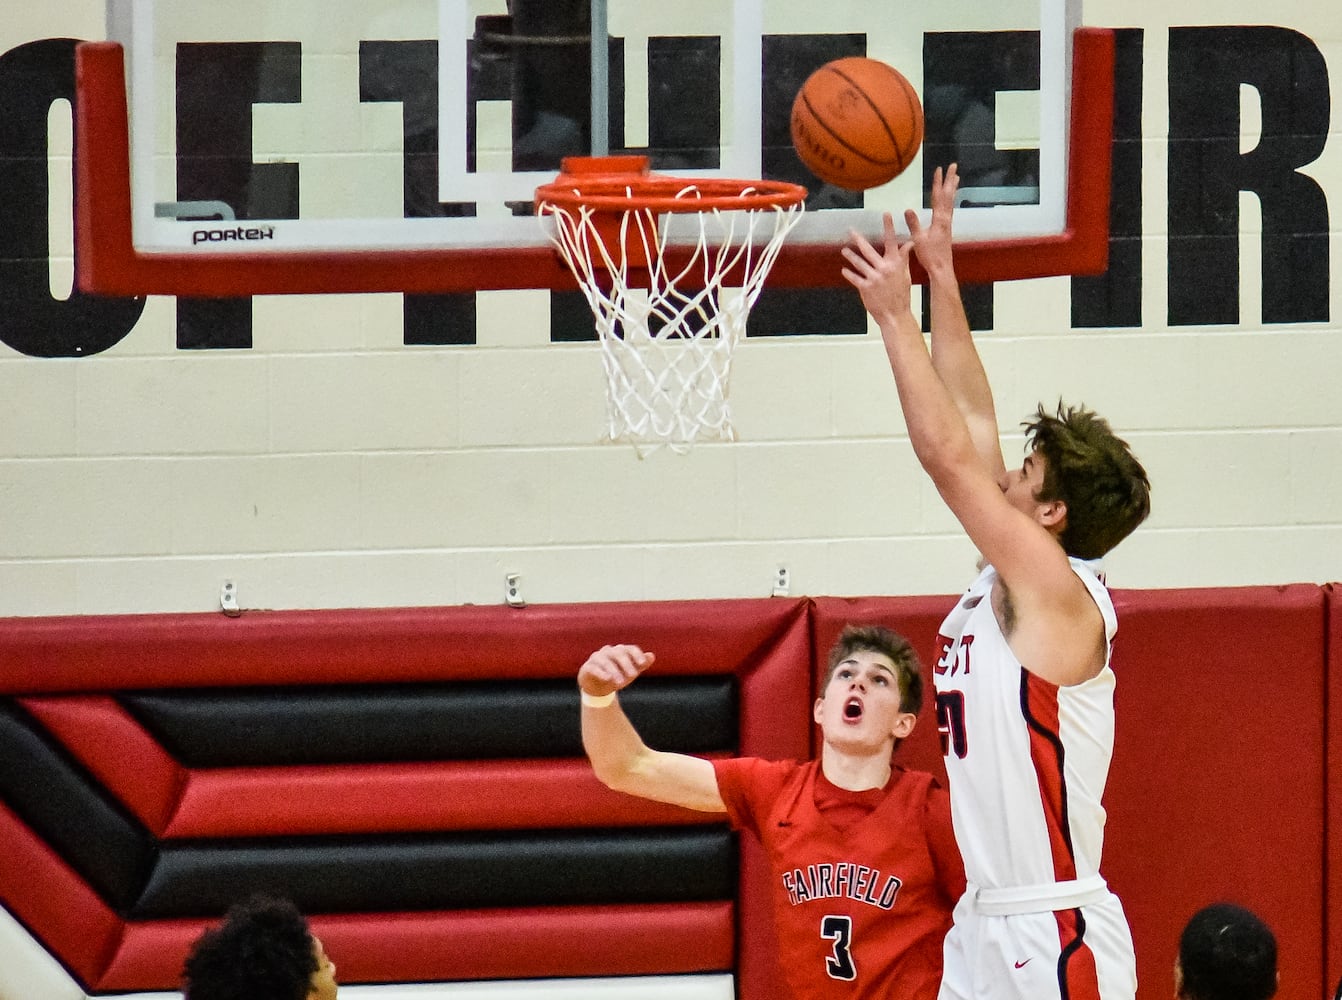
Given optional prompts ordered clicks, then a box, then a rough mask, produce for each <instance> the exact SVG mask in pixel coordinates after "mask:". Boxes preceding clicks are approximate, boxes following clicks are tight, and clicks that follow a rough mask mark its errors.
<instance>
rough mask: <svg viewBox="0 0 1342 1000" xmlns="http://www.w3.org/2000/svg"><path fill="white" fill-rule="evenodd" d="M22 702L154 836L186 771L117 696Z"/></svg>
mask: <svg viewBox="0 0 1342 1000" xmlns="http://www.w3.org/2000/svg"><path fill="white" fill-rule="evenodd" d="M21 704H22V705H23V707H24V708H25V709H27V710H28V711H29V712H31V713H32V714H33V716H34V717H35V718H36V719H37V720H38V721H39V722H41V723H42V725H43V726H45V727H46V729H47V731H48V732H50V733H51V734H52V735H53V736H55V737H56V739H58V740H59V741H60V742H61V743H62V744H63V745H64V746H65V748H66V749H67V750H69V751H70V752H71V753H72V754H74V755H75V756H76V757H77V758H78V759H79V762H80V763H81V764H83V765H84V766H85V767H87V768H88V769H89V770H90V771H91V772H93V774H94V776H95V777H97V779H98V780H99V781H100V782H102V784H103V786H104V787H106V789H107V790H108V791H109V792H111V793H112V794H113V795H114V796H116V798H117V799H119V800H120V801H121V803H122V804H123V805H125V806H126V808H127V809H129V810H130V811H131V812H133V813H134V814H135V816H136V817H137V818H138V819H139V821H140V822H141V823H143V824H144V825H145V827H146V828H147V829H148V830H149V831H150V832H151V833H153V834H154V835H155V836H162V835H163V832H164V829H165V828H166V827H167V825H168V819H169V817H170V816H171V815H172V813H173V810H174V809H175V808H176V806H177V799H178V797H179V796H180V795H181V793H182V787H183V786H184V785H185V784H186V781H187V772H186V770H185V769H183V768H182V767H180V766H178V764H177V762H176V761H175V760H173V759H172V757H171V756H169V754H168V753H167V751H165V750H164V749H163V748H162V747H161V746H159V744H158V742H157V741H156V740H155V739H154V738H153V737H152V736H150V735H149V734H148V733H147V732H145V731H144V728H143V727H142V726H141V725H140V724H139V723H138V722H136V721H135V720H134V719H132V718H131V717H130V716H129V715H127V714H126V712H125V710H124V709H123V708H122V707H121V706H120V705H118V704H117V703H116V701H115V700H114V699H112V698H105V697H97V696H88V697H82V696H76V697H65V698H24V699H21Z"/></svg>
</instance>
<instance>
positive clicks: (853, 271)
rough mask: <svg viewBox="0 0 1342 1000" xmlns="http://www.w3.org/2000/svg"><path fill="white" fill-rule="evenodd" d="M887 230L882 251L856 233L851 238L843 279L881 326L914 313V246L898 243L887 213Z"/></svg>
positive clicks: (846, 253)
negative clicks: (911, 260)
mask: <svg viewBox="0 0 1342 1000" xmlns="http://www.w3.org/2000/svg"><path fill="white" fill-rule="evenodd" d="M884 230H885V231H884V236H885V249H884V250H883V251H878V250H877V249H876V248H875V247H874V246H872V245H871V243H870V242H869V241H868V240H867V238H866V237H865V236H863V235H862V234H861V233H859V232H857V231H856V230H854V231H852V232H851V233H850V234H849V235H850V237H851V242H850V243H849V244H848V246H846V247H844V248H843V256H844V260H846V261H848V267H845V268H844V269H843V276H844V278H845V279H846V280H847V281H848V283H849V284H850V285H852V286H853V287H854V288H856V289H857V290H858V293H859V294H860V295H861V296H862V304H863V305H864V306H865V307H866V309H867V312H869V313H871V315H872V316H873V317H874V318H875V320H876V322H877V323H879V324H881V325H882V326H884V325H885V324H886V323H887V322H893V321H894V319H895V318H896V317H897V316H902V315H903V314H905V313H909V312H911V310H912V305H911V301H912V279H911V278H910V277H909V254H910V253H912V252H913V242H912V241H906V242H904V243H902V244H901V243H900V242H899V240H898V239H897V238H896V236H895V220H894V218H893V217H892V216H891V215H890V213H889V212H886V213H885V217H884Z"/></svg>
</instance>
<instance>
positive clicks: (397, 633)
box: [0, 598, 806, 694]
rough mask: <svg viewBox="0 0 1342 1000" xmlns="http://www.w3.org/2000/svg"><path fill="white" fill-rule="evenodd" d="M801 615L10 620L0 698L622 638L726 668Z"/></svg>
mask: <svg viewBox="0 0 1342 1000" xmlns="http://www.w3.org/2000/svg"><path fill="white" fill-rule="evenodd" d="M805 612H806V604H805V602H804V601H802V600H800V599H798V600H778V599H767V598H766V599H761V600H734V601H667V602H663V603H646V602H620V603H609V604H567V605H541V606H533V607H527V608H506V607H470V606H467V607H450V608H378V609H373V610H344V611H325V610H323V611H250V612H247V613H245V614H243V615H242V616H241V617H239V618H226V617H224V616H223V615H218V614H167V615H112V616H107V617H51V618H24V619H20V618H13V619H9V620H7V621H5V622H4V623H3V626H4V627H3V628H0V694H28V693H38V692H55V691H106V690H115V689H124V688H157V687H181V686H184V685H191V686H207V685H221V686H229V687H232V686H238V685H246V684H340V683H361V682H362V683H377V682H380V681H436V680H453V679H456V680H461V679H474V680H481V679H483V680H506V679H509V678H519V677H522V678H539V677H565V678H566V677H572V676H574V675H575V674H576V673H577V668H578V665H580V664H581V663H582V662H583V660H584V659H586V658H587V654H588V653H590V652H591V651H592V650H593V649H595V648H597V647H598V646H600V645H602V644H603V643H607V642H620V641H629V642H638V643H640V644H641V645H644V646H647V647H648V648H650V649H655V650H661V651H663V653H664V655H663V657H662V658H661V660H659V662H658V670H659V671H660V672H661V673H664V674H665V673H679V674H705V673H706V674H725V673H732V672H734V671H735V669H736V668H737V667H738V666H740V665H741V664H743V663H746V662H749V661H750V660H752V659H753V658H756V657H758V656H759V654H760V652H761V651H762V650H763V649H765V648H767V647H768V645H769V644H770V643H771V642H772V641H773V640H774V639H775V638H777V637H778V636H780V635H782V634H783V633H785V632H786V631H787V628H788V626H789V625H790V624H791V623H793V622H795V621H796V620H797V618H798V617H799V616H804V615H805ZM148 649H152V650H153V651H154V653H153V655H152V656H148V655H146V654H145V651H146V650H148ZM520 650H525V653H526V655H519V652H520Z"/></svg>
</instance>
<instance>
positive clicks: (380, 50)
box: [359, 39, 478, 344]
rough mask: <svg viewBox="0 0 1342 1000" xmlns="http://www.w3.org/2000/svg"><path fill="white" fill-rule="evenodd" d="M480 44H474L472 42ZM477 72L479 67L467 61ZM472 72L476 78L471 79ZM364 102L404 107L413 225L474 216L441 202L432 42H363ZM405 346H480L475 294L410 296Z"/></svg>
mask: <svg viewBox="0 0 1342 1000" xmlns="http://www.w3.org/2000/svg"><path fill="white" fill-rule="evenodd" d="M472 44H474V43H472ZM469 65H471V67H472V69H474V66H475V60H474V59H471V60H469ZM473 76H474V72H472V77H473ZM473 87H474V80H473V79H468V80H467V109H466V157H467V161H468V162H467V163H466V165H465V167H466V169H467V170H470V169H472V168H473V167H474V165H475V163H474V160H475V101H476V100H477V99H478V98H476V97H475V96H474V95H473V94H472V90H473ZM359 100H360V101H363V102H366V103H377V102H399V103H400V105H401V122H402V125H401V142H402V150H403V153H402V155H403V157H404V163H403V166H402V178H403V186H404V192H405V193H404V199H403V200H404V209H403V210H404V213H405V217H406V218H407V219H425V218H446V217H459V216H472V215H474V214H475V205H474V204H470V203H465V202H440V201H439V200H438V43H437V42H436V41H433V40H428V39H424V40H420V39H415V40H408V41H363V42H360V43H359ZM401 329H402V333H401V339H402V341H403V342H404V343H406V344H474V343H475V293H474V292H459V293H444V294H442V295H405V296H404V297H403V298H402V302H401Z"/></svg>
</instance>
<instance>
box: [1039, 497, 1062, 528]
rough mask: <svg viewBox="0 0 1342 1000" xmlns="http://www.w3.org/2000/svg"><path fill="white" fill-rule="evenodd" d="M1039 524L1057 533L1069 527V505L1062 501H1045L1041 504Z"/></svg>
mask: <svg viewBox="0 0 1342 1000" xmlns="http://www.w3.org/2000/svg"><path fill="white" fill-rule="evenodd" d="M1038 518H1039V523H1040V524H1042V525H1043V526H1044V527H1045V528H1047V529H1048V530H1049V531H1052V532H1054V533H1057V532H1059V531H1061V530H1062V529H1063V528H1065V527H1066V526H1067V504H1066V502H1064V501H1062V500H1045V501H1043V502H1041V503H1040V504H1039V511H1038Z"/></svg>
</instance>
